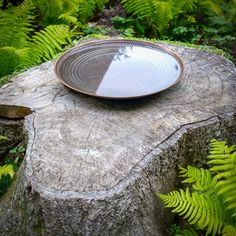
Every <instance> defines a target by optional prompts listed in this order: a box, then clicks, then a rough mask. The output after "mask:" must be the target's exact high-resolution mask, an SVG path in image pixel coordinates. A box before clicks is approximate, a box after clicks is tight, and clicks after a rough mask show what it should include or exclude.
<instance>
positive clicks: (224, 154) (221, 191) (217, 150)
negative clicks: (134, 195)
mask: <svg viewBox="0 0 236 236" xmlns="http://www.w3.org/2000/svg"><path fill="white" fill-rule="evenodd" d="M208 158H209V159H210V160H209V161H208V164H209V165H211V166H212V167H211V168H210V169H209V170H208V169H203V168H196V167H192V166H188V168H187V169H185V168H183V167H179V169H180V176H181V177H183V178H184V180H183V181H182V183H187V184H191V190H190V188H189V187H187V188H186V190H183V189H180V190H179V191H172V192H170V193H168V194H157V195H158V196H159V197H160V198H161V199H162V200H163V202H164V204H165V205H166V206H167V207H171V208H174V210H172V212H175V213H178V214H179V215H180V216H183V218H184V219H187V221H188V223H189V224H191V225H194V226H195V227H196V228H197V229H201V230H206V234H207V235H208V234H211V235H216V234H221V233H222V234H223V235H224V236H225V235H235V232H236V218H235V216H236V191H235V189H236V148H235V146H231V147H228V146H227V145H226V144H225V142H219V141H216V140H212V141H211V149H210V155H209V156H208Z"/></svg>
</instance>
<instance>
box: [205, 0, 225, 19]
mask: <svg viewBox="0 0 236 236" xmlns="http://www.w3.org/2000/svg"><path fill="white" fill-rule="evenodd" d="M201 4H202V6H203V7H205V8H206V9H207V10H208V11H212V12H214V13H215V14H216V15H218V16H219V15H220V14H221V8H220V6H219V4H217V3H214V2H213V1H210V0H207V1H202V2H201Z"/></svg>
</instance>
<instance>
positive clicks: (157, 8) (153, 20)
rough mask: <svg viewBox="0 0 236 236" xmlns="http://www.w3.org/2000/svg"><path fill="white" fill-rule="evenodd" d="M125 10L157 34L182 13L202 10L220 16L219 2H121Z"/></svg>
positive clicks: (184, 0) (210, 0)
mask: <svg viewBox="0 0 236 236" xmlns="http://www.w3.org/2000/svg"><path fill="white" fill-rule="evenodd" d="M121 2H122V4H123V6H124V8H125V10H126V11H127V12H128V13H130V14H132V15H133V16H138V17H141V18H143V19H144V21H147V22H148V24H150V25H151V26H152V28H153V29H156V30H157V31H158V32H163V31H164V30H165V29H166V28H167V27H168V26H169V22H170V21H171V20H173V19H176V18H177V17H178V16H179V15H180V14H182V13H185V14H186V13H188V12H192V11H196V10H197V9H201V10H203V11H204V12H205V13H206V14H211V13H212V12H213V13H215V14H220V13H221V9H220V7H219V5H218V3H219V1H214V0H205V1H200V0H167V1H166V0H165V1H164V0H122V1H121Z"/></svg>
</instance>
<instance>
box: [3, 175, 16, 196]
mask: <svg viewBox="0 0 236 236" xmlns="http://www.w3.org/2000/svg"><path fill="white" fill-rule="evenodd" d="M12 180H13V178H12V177H11V176H10V175H9V174H4V175H2V176H1V178H0V197H1V196H3V195H4V194H5V193H6V191H7V188H8V187H9V186H10V185H11V183H12Z"/></svg>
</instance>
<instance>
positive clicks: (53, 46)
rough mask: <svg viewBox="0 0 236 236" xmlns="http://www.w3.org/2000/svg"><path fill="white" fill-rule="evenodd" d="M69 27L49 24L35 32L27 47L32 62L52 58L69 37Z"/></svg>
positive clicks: (68, 40) (66, 42)
mask: <svg viewBox="0 0 236 236" xmlns="http://www.w3.org/2000/svg"><path fill="white" fill-rule="evenodd" d="M71 36H72V35H71V33H70V29H69V27H68V26H66V25H50V26H48V27H46V28H45V29H44V30H41V31H39V32H37V33H36V34H35V35H34V36H33V37H32V40H31V42H30V43H29V45H28V47H29V48H30V49H31V50H30V53H29V56H30V58H31V59H32V62H33V63H34V64H36V63H40V62H42V61H46V60H48V59H51V58H53V56H55V54H56V53H57V52H59V51H61V50H62V46H63V45H66V44H68V42H70V39H71Z"/></svg>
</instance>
